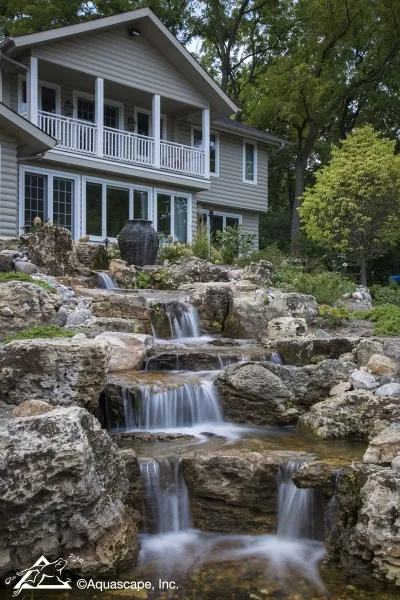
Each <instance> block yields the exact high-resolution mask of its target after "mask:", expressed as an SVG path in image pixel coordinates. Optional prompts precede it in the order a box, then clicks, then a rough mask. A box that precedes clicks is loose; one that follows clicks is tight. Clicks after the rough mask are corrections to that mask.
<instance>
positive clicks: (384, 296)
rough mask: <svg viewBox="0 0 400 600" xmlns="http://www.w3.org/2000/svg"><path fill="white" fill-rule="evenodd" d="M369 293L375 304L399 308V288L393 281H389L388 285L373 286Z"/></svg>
mask: <svg viewBox="0 0 400 600" xmlns="http://www.w3.org/2000/svg"><path fill="white" fill-rule="evenodd" d="M370 292H371V296H372V298H373V300H374V302H375V303H376V304H395V305H396V306H400V286H399V284H398V283H396V282H395V281H391V282H390V284H389V285H373V286H371V288H370Z"/></svg>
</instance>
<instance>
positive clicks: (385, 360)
mask: <svg viewBox="0 0 400 600" xmlns="http://www.w3.org/2000/svg"><path fill="white" fill-rule="evenodd" d="M367 369H368V371H370V372H371V373H373V374H374V375H392V374H393V373H395V372H396V371H397V365H396V363H395V362H394V360H392V359H391V358H389V357H388V356H383V354H373V355H372V356H371V358H370V359H369V361H368V363H367Z"/></svg>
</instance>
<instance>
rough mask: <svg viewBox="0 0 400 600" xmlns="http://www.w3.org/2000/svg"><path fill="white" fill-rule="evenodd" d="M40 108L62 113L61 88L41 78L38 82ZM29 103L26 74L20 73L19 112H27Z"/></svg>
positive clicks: (53, 112) (44, 110)
mask: <svg viewBox="0 0 400 600" xmlns="http://www.w3.org/2000/svg"><path fill="white" fill-rule="evenodd" d="M38 89H39V92H38V94H39V97H38V106H39V110H41V111H43V112H47V113H51V114H57V115H59V114H61V88H60V86H59V85H57V84H55V83H49V82H48V81H42V80H39V82H38ZM27 110H28V103H27V84H26V77H25V75H18V112H19V113H20V114H24V113H26V112H27Z"/></svg>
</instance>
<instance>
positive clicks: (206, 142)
mask: <svg viewBox="0 0 400 600" xmlns="http://www.w3.org/2000/svg"><path fill="white" fill-rule="evenodd" d="M201 131H202V136H203V148H204V177H207V179H208V178H209V177H210V109H209V108H203V112H202V115H201Z"/></svg>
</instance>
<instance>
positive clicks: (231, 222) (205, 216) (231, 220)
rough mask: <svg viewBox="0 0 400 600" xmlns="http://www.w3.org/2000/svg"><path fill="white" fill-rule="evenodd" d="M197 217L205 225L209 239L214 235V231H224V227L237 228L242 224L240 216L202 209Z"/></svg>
mask: <svg viewBox="0 0 400 600" xmlns="http://www.w3.org/2000/svg"><path fill="white" fill-rule="evenodd" d="M210 212H211V215H210ZM199 216H200V218H201V219H202V222H203V223H204V224H206V226H207V231H208V235H209V236H211V237H213V236H214V235H215V232H216V231H224V229H225V228H226V227H238V226H239V225H241V224H242V215H235V214H231V213H222V212H219V211H217V212H216V211H209V210H207V209H202V210H200V211H199Z"/></svg>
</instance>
